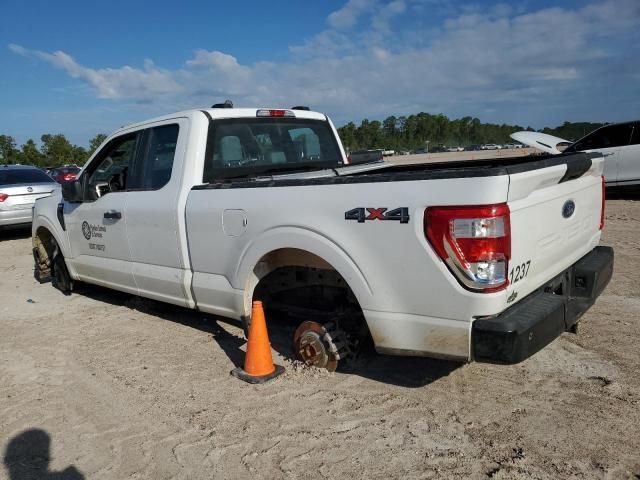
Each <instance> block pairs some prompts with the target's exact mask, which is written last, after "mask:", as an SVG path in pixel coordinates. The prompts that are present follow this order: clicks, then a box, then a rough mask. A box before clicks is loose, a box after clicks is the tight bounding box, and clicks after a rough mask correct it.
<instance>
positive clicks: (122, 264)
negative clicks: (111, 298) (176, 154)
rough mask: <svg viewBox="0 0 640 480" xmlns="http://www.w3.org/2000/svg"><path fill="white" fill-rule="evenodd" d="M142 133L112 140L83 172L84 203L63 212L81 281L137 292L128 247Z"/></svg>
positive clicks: (71, 260)
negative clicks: (131, 189)
mask: <svg viewBox="0 0 640 480" xmlns="http://www.w3.org/2000/svg"><path fill="white" fill-rule="evenodd" d="M139 137H140V136H139V134H138V133H137V132H133V133H129V134H124V135H122V136H118V137H116V138H114V139H113V140H111V141H110V142H109V143H108V144H107V145H105V146H104V147H103V148H102V150H101V151H100V152H99V153H98V154H97V155H96V156H95V157H94V159H93V160H92V161H91V163H90V164H89V165H88V166H87V167H86V168H85V170H84V172H83V173H82V178H81V181H82V185H83V201H82V202H80V203H69V202H65V203H64V207H63V213H64V219H65V224H66V226H67V234H68V236H69V243H70V245H71V258H70V259H68V261H69V262H71V263H72V265H73V267H74V268H75V270H76V272H77V273H78V275H79V276H80V279H81V280H86V281H90V282H91V283H96V284H100V285H105V286H108V287H111V288H115V289H118V290H123V291H127V292H131V293H137V288H136V285H135V281H134V278H133V272H132V269H131V262H130V260H131V256H130V254H129V245H128V243H127V228H126V221H127V219H126V205H127V197H128V195H129V194H128V193H127V191H126V189H127V180H128V174H129V169H130V167H131V166H132V165H133V163H134V158H135V155H136V151H137V149H138V147H139Z"/></svg>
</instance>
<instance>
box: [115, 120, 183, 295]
mask: <svg viewBox="0 0 640 480" xmlns="http://www.w3.org/2000/svg"><path fill="white" fill-rule="evenodd" d="M188 131H189V122H188V120H187V119H185V118H180V119H174V120H169V121H166V122H163V123H159V124H155V125H154V126H152V127H150V128H147V129H145V131H144V137H143V141H142V147H141V150H140V152H141V153H140V156H139V157H138V160H137V162H136V165H135V168H134V169H133V172H132V178H131V180H132V184H131V186H130V189H129V192H128V196H129V197H128V203H127V236H128V241H129V250H130V252H131V262H132V268H133V275H134V278H135V280H136V285H137V286H138V289H139V292H140V295H142V296H144V297H149V298H155V299H157V300H161V301H165V302H169V303H174V304H177V305H182V306H189V305H188V302H187V300H186V298H187V297H189V298H190V295H188V294H187V291H190V284H189V282H190V280H188V279H190V276H187V269H188V250H187V245H186V238H185V241H184V242H182V240H181V239H182V238H183V237H184V228H183V226H182V225H184V210H185V205H184V204H185V203H186V196H187V193H188V192H185V194H184V195H183V197H184V199H181V185H182V173H183V161H184V154H185V151H186V147H187V137H188ZM181 232H183V234H181ZM183 243H184V244H183ZM189 273H190V271H189Z"/></svg>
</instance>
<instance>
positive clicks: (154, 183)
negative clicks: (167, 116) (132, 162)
mask: <svg viewBox="0 0 640 480" xmlns="http://www.w3.org/2000/svg"><path fill="white" fill-rule="evenodd" d="M179 131H180V127H179V126H178V125H175V124H172V125H163V126H161V127H154V128H150V129H149V130H148V131H147V140H146V146H145V148H144V149H143V152H142V156H141V159H140V164H139V167H138V168H137V169H136V174H135V175H134V178H133V181H132V184H131V185H130V186H129V189H130V190H159V189H161V188H162V187H164V186H165V185H166V184H167V183H169V180H170V179H171V172H172V170H173V161H174V159H175V154H176V144H177V143H178V134H179Z"/></svg>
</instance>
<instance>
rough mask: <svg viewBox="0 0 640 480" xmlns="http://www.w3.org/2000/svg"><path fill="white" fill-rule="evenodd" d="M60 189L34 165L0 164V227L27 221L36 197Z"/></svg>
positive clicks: (20, 225) (16, 226)
mask: <svg viewBox="0 0 640 480" xmlns="http://www.w3.org/2000/svg"><path fill="white" fill-rule="evenodd" d="M56 190H57V191H59V190H60V185H59V184H58V183H56V181H55V180H54V179H53V178H51V177H50V176H49V175H47V174H46V173H44V172H43V171H42V170H40V169H39V168H37V167H32V166H29V165H0V230H3V229H9V228H18V227H23V226H26V227H28V226H29V225H30V224H31V218H32V213H33V205H34V204H35V202H36V200H37V199H39V198H42V197H46V196H48V195H51V194H52V193H53V192H54V191H56Z"/></svg>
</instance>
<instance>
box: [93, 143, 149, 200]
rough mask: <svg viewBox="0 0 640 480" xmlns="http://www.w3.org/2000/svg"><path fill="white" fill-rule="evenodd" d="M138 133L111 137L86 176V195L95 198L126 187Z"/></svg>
mask: <svg viewBox="0 0 640 480" xmlns="http://www.w3.org/2000/svg"><path fill="white" fill-rule="evenodd" d="M137 141H138V134H137V133H133V134H130V135H124V136H122V137H118V138H115V139H113V140H112V141H111V142H109V144H107V145H106V146H105V147H104V150H103V151H102V152H100V154H99V155H98V157H97V158H96V163H95V165H96V166H95V167H93V168H92V167H90V171H89V176H88V178H87V182H86V187H87V197H88V198H89V199H92V200H95V199H96V198H98V197H100V196H102V195H105V194H107V193H111V192H118V191H123V190H126V189H127V188H128V177H129V171H130V169H131V167H132V165H133V161H134V158H135V154H136V145H137Z"/></svg>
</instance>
